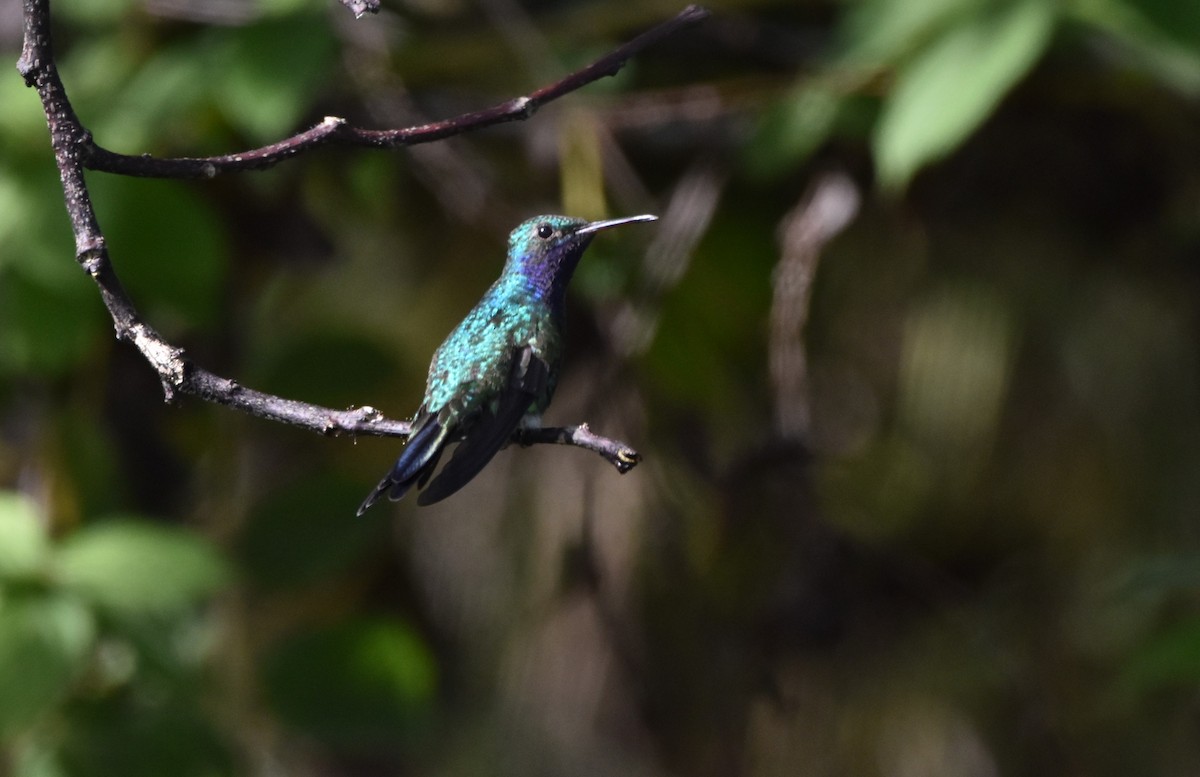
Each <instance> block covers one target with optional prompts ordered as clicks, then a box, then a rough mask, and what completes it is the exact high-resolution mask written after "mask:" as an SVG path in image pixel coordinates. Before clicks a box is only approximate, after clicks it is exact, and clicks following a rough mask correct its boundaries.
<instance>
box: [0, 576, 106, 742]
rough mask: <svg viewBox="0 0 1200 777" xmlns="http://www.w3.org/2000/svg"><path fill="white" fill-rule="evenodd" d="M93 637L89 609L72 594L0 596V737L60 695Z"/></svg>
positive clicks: (38, 713) (21, 725) (34, 717)
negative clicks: (71, 596) (0, 598)
mask: <svg viewBox="0 0 1200 777" xmlns="http://www.w3.org/2000/svg"><path fill="white" fill-rule="evenodd" d="M93 637H94V626H93V623H92V618H91V615H90V613H89V612H88V611H87V609H86V608H85V607H84V606H83V605H82V604H80V603H79V602H77V601H75V600H73V599H68V598H65V597H48V596H10V597H6V598H5V599H4V600H3V601H0V737H2V736H7V735H10V734H12V733H14V732H16V731H18V730H20V729H22V728H25V727H27V726H29V725H31V724H32V723H34V722H35V721H36V720H37V719H38V718H39V717H40V716H41V715H42V714H44V713H45V712H46V711H48V710H49V709H50V708H52V707H53V706H54V705H55V704H56V703H57V702H59V701H60V700H61V699H62V698H63V696H64V695H65V694H66V692H67V690H68V688H69V687H70V685H71V683H72V681H73V680H74V679H75V677H76V676H78V674H79V672H80V670H81V669H82V667H83V663H84V659H85V657H86V654H87V650H88V648H89V647H90V646H91V644H92V640H93Z"/></svg>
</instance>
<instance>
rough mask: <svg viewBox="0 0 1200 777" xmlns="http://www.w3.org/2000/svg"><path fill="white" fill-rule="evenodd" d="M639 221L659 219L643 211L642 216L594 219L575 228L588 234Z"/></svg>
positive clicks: (578, 233) (576, 232)
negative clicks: (603, 219) (606, 219)
mask: <svg viewBox="0 0 1200 777" xmlns="http://www.w3.org/2000/svg"><path fill="white" fill-rule="evenodd" d="M637 221H658V216H651V215H650V214H649V213H643V214H642V215H640V216H629V217H627V218H623V219H609V220H608V221H593V222H592V223H590V224H584V225H583V226H582V227H580V228H579V229H577V230H575V234H577V235H587V234H591V233H592V232H599V231H600V230H602V229H608V228H609V227H619V226H621V225H622V224H632V223H634V222H637Z"/></svg>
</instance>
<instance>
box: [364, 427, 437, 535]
mask: <svg viewBox="0 0 1200 777" xmlns="http://www.w3.org/2000/svg"><path fill="white" fill-rule="evenodd" d="M414 427H415V429H416V431H414V432H413V434H412V436H411V437H409V438H408V444H407V445H405V446H404V451H403V452H401V454H400V458H398V459H396V463H395V465H393V466H392V470H391V472H389V473H388V474H387V475H386V476H384V478H383V480H381V481H379V485H377V486H375V490H374V491H372V492H371V495H370V496H368V497H367V498H366V499H365V500H363V503H362V505H361V506H360V507H359V508H358V514H359V515H362V514H363V513H365V512H366V511H367V510H368V509H369V508H370V507H371V505H373V504H375V503H376V502H378V501H379V499H380V498H381V497H382V496H383V495H384V494H387V495H388V498H389V499H391V500H393V501H395V500H397V499H400V498H401V497H402V496H404V495H405V494H406V493H408V490H409V489H410V488H412V487H413V484H414V483H417V482H422V483H423V482H424V481H425V480H426V479H428V477H429V475H430V473H431V472H433V468H434V467H436V466H437V462H438V458H439V457H440V456H441V455H442V448H443V447H444V446H445V444H446V436H447V433H446V431H445V430H444V427H443V424H442V422H441V417H440V415H439V416H437V417H435V416H432V415H428V414H425V415H424V417H421V415H420V414H418V416H417V420H416V421H414Z"/></svg>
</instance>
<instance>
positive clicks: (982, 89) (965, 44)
mask: <svg viewBox="0 0 1200 777" xmlns="http://www.w3.org/2000/svg"><path fill="white" fill-rule="evenodd" d="M1054 8H1055V6H1054V4H1053V3H1052V2H1049V1H1048V0H1016V1H1015V2H1013V3H1011V4H1007V5H1005V6H1003V7H1001V8H997V9H995V10H989V11H987V12H984V13H979V14H975V15H972V16H970V17H968V18H966V19H964V20H963V21H962V22H961V23H959V24H956V25H955V26H953V27H952V28H950V29H949V30H948V31H946V32H944V33H943V34H942V35H941V36H939V37H938V39H937V40H936V41H934V42H933V43H931V44H930V45H929V46H928V47H927V48H925V49H923V50H922V51H921V52H920V54H918V55H917V56H916V57H915V58H914V59H913V60H912V61H911V62H910V63H908V64H907V65H905V66H904V67H903V69H902V70H901V71H900V72H899V73H898V74H897V76H896V84H895V87H894V89H893V91H892V93H891V95H890V96H889V98H888V100H887V102H886V104H885V105H884V108H883V114H882V115H881V116H880V119H879V126H878V127H877V130H876V133H875V138H874V144H873V145H874V151H875V157H876V163H877V165H878V170H879V180H880V183H881V184H882V185H883V186H884V187H885V188H893V189H894V188H898V187H902V186H904V184H905V183H907V182H908V180H909V179H910V178H911V177H912V176H913V174H914V173H916V172H917V171H918V170H919V169H921V167H923V166H924V165H926V164H928V163H929V162H931V161H934V160H936V159H938V158H940V157H942V156H945V155H946V154H948V153H949V152H950V151H952V150H953V149H954V148H955V147H957V146H958V145H959V144H960V143H961V142H962V141H963V140H964V139H965V138H966V137H967V136H968V135H969V134H971V132H973V131H974V130H975V128H976V127H978V126H979V124H980V123H982V122H983V120H984V119H986V118H987V117H988V115H989V114H991V113H992V111H994V110H995V109H996V106H997V105H998V104H999V102H1000V100H1001V99H1002V98H1003V97H1004V95H1005V94H1006V93H1007V92H1008V90H1009V89H1010V88H1012V86H1013V84H1015V83H1016V82H1017V81H1018V80H1019V79H1020V78H1021V77H1022V76H1023V75H1024V74H1025V73H1026V72H1027V71H1028V70H1029V68H1030V67H1032V66H1033V64H1034V63H1035V62H1036V61H1037V60H1038V58H1039V57H1040V56H1041V54H1042V51H1043V50H1044V49H1045V47H1046V44H1047V42H1048V41H1049V39H1050V33H1051V31H1052V30H1053V27H1054V20H1055V10H1054Z"/></svg>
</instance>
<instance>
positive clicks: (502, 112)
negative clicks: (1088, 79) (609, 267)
mask: <svg viewBox="0 0 1200 777" xmlns="http://www.w3.org/2000/svg"><path fill="white" fill-rule="evenodd" d="M343 2H344V3H345V4H346V5H347V6H348V7H350V8H351V10H354V11H355V12H356V13H358V12H359V11H358V9H359V8H360V7H361V8H362V9H364V10H368V11H369V10H371V8H370V6H371V4H372V3H373V0H366V2H363V0H343ZM23 13H24V26H25V39H24V45H23V47H22V50H21V57H20V59H18V60H17V70H18V71H19V72H20V73H21V75H22V76H23V77H24V79H25V83H26V84H28V85H29V86H31V87H34V88H35V89H37V92H38V96H39V97H40V98H41V102H42V108H43V110H44V111H45V114H46V123H47V125H48V126H49V130H50V143H51V146H52V147H53V149H54V155H55V161H56V163H57V165H58V170H59V175H60V177H61V180H62V187H63V195H64V197H65V199H66V206H67V213H68V215H69V216H70V219H71V229H72V232H73V233H74V235H75V259H76V261H77V262H79V265H80V266H81V267H82V268H83V269H84V271H86V272H87V273H88V275H90V276H91V278H92V280H93V281H95V283H96V286H97V287H98V289H99V291H100V295H101V297H102V298H103V300H104V305H105V307H106V308H107V309H108V312H109V315H110V316H111V317H112V320H113V326H114V328H115V330H116V335H117V339H119V340H125V341H128V342H130V343H132V344H133V345H134V347H136V348H137V349H138V350H139V351H140V352H141V354H142V356H144V357H145V359H146V360H147V361H148V362H149V363H150V366H151V367H153V368H154V370H155V371H156V372H157V373H158V376H159V380H160V381H161V383H162V388H163V394H164V396H165V398H166V399H167V401H172V400H174V399H175V398H176V397H177V396H178V395H179V394H190V395H192V396H196V397H199V398H200V399H204V400H206V401H209V402H215V403H218V404H222V405H227V406H229V407H233V408H236V409H238V410H241V411H243V412H246V413H248V414H250V415H253V416H256V417H258V418H263V419H267V420H271V421H277V422H280V423H286V424H290V425H292V426H298V427H301V428H304V429H309V430H311V431H315V432H319V433H321V434H325V435H347V434H349V435H375V436H396V437H403V436H407V435H408V434H409V432H410V428H411V427H410V424H409V423H408V422H407V421H397V420H392V419H389V418H386V417H384V416H383V415H382V414H381V413H380V412H379V411H378V410H376V409H374V408H372V407H360V408H351V409H349V410H335V409H332V408H327V407H321V406H318V405H311V404H308V403H305V402H299V401H297V400H292V399H286V398H283V397H278V396H274V395H271V394H266V393H263V392H261V391H255V390H253V389H249V388H246V387H244V386H241V385H239V384H238V383H236V382H235V381H232V380H229V379H227V378H223V377H220V376H219V375H214V374H213V373H211V372H209V371H207V370H205V369H203V368H201V367H199V366H197V365H196V364H194V363H193V362H192V361H191V360H190V359H189V358H188V357H187V356H186V354H185V353H184V351H183V349H181V348H177V347H175V346H173V345H171V344H170V343H168V342H167V341H166V340H165V339H163V337H162V335H160V334H159V333H158V332H157V331H155V330H154V328H153V327H151V326H150V325H149V324H147V323H145V322H144V321H143V320H142V318H141V315H140V314H139V313H138V311H137V310H136V308H135V307H134V306H133V302H132V300H130V298H129V295H128V294H127V293H126V292H125V289H124V287H123V286H122V284H121V281H120V279H119V278H118V277H117V274H116V272H115V270H114V269H113V266H112V263H111V261H110V260H109V255H108V248H107V245H106V242H105V239H104V233H103V232H102V231H101V229H100V225H99V222H98V221H97V219H96V212H95V208H94V207H93V205H92V201H91V197H90V195H89V193H88V188H87V182H86V180H85V178H84V170H85V169H92V170H103V171H107V172H112V173H119V174H124V175H131V176H142V177H165V178H197V177H200V178H211V177H212V176H214V175H216V174H217V173H220V172H233V171H238V170H256V169H262V168H265V167H270V166H272V165H275V164H278V163H279V162H281V161H283V160H285V159H288V158H290V157H293V156H295V155H296V154H299V153H301V152H302V151H307V150H309V149H311V148H315V147H317V146H320V145H323V144H326V143H342V144H348V145H359V146H370V147H375V148H398V147H402V146H408V145H413V144H416V143H428V142H431V141H434V140H439V139H442V138H446V137H449V136H451V135H457V134H460V133H463V132H466V131H468V130H473V129H478V128H480V127H486V126H489V125H492V124H497V123H500V122H505V121H515V120H519V119H526V118H529V117H530V116H532V115H533V113H534V112H535V111H536V110H537V109H538V108H539V107H541V106H542V105H544V104H545V103H547V102H550V101H551V100H555V99H557V98H559V97H561V96H563V95H565V94H568V93H570V92H572V91H575V90H576V89H579V88H581V87H583V86H585V85H587V84H589V83H591V82H593V81H595V80H597V79H599V78H602V77H603V76H606V75H613V74H615V73H616V72H617V71H618V70H620V69H621V67H622V66H623V65H624V64H625V62H626V61H627V60H628V59H629V58H630V57H632V56H634V55H635V54H636V53H638V52H639V51H641V50H642V49H645V48H646V47H648V46H650V45H652V44H654V43H656V42H657V41H659V40H660V39H662V38H663V37H665V36H666V35H669V34H670V33H672V32H674V31H676V30H678V29H680V28H681V27H684V26H686V25H689V24H693V23H695V22H697V21H700V20H701V19H703V18H705V17H706V16H707V15H708V12H707V11H705V10H704V9H702V8H699V7H698V6H689V7H688V8H687V9H685V10H684V11H683V12H681V13H680V14H679V15H678V16H677V17H675V18H674V19H672V20H670V21H668V22H665V23H664V24H661V25H659V26H657V27H655V28H653V29H651V30H650V31H648V32H646V33H643V34H642V35H641V36H639V37H638V38H635V39H634V40H632V41H630V42H629V43H627V44H625V45H624V46H621V47H619V48H617V49H616V50H614V51H613V52H612V53H610V54H608V55H607V56H604V57H601V58H600V59H598V60H596V61H595V62H593V63H592V64H591V65H588V66H587V67H585V68H583V69H581V70H579V71H576V72H575V73H572V74H570V75H568V76H567V77H565V78H563V79H562V80H560V81H558V82H556V83H553V84H550V85H549V86H545V87H543V88H541V89H539V90H537V91H535V92H532V93H531V94H529V95H527V96H525V97H518V98H516V99H515V100H509V101H508V102H505V103H501V104H500V105H497V106H494V107H492V108H489V109H487V110H484V111H479V112H477V113H470V114H465V115H463V116H459V117H457V118H454V119H448V120H446V121H441V122H434V123H431V124H425V125H421V126H418V127H410V128H406V129H395V130H364V129H359V128H355V127H351V126H349V125H348V124H347V123H346V121H345V120H344V119H338V118H332V117H331V118H327V119H326V120H325V121H323V122H321V123H320V124H318V125H317V126H316V127H313V128H312V129H310V130H307V131H305V132H301V133H299V134H297V135H294V136H293V137H290V138H287V139H286V140H283V141H280V142H278V143H275V144H272V145H270V146H265V147H263V148H259V149H254V150H251V151H247V152H244V153H241V154H231V155H226V156H219V157H209V158H199V159H156V158H154V157H150V156H126V155H123V154H115V153H113V152H111V151H108V150H107V149H104V148H102V147H100V146H98V145H97V144H96V143H95V142H94V141H93V139H92V136H91V133H90V132H89V131H88V130H87V129H86V128H85V127H84V125H83V124H82V123H81V122H80V120H79V117H78V116H77V115H76V114H75V110H74V108H73V107H72V105H71V102H70V100H69V99H68V98H67V93H66V88H65V87H64V86H63V83H62V79H61V78H60V77H59V74H58V67H57V65H56V63H55V59H54V52H53V48H52V45H51V37H50V8H49V0H23ZM513 439H514V441H516V442H520V443H521V444H525V445H529V444H533V443H557V444H565V445H575V446H577V447H580V448H585V449H587V450H592V451H595V452H596V453H598V454H599V455H601V456H603V457H604V458H605V459H607V460H608V461H609V462H611V463H612V464H613V466H614V467H616V468H617V471H618V472H622V473H624V472H627V471H628V470H629V469H631V468H632V467H633V466H634V465H635V464H637V462H638V461H639V459H640V456H639V455H638V453H637V452H636V451H634V450H633V449H631V448H630V447H629V446H628V445H626V444H625V443H622V442H620V441H617V440H610V439H607V438H604V437H600V436H598V435H595V434H593V433H592V432H591V431H590V430H589V429H588V428H587V425H586V424H581V425H579V426H575V427H565V428H546V429H540V430H531V431H519V432H517V433H516V434H514V436H513Z"/></svg>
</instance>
